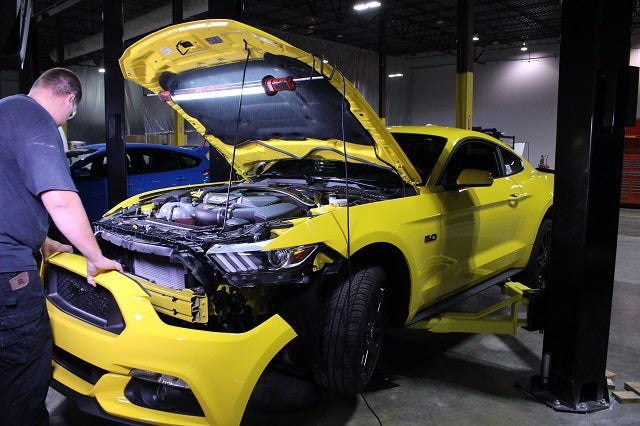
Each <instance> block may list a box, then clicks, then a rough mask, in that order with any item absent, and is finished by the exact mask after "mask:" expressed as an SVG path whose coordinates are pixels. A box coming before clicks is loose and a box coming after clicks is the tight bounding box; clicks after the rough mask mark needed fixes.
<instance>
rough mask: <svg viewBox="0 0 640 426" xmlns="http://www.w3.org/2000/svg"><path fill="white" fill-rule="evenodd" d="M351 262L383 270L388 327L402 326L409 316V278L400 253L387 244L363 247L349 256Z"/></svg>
mask: <svg viewBox="0 0 640 426" xmlns="http://www.w3.org/2000/svg"><path fill="white" fill-rule="evenodd" d="M351 262H357V263H359V264H362V263H369V264H375V265H378V266H380V267H382V269H384V272H385V274H386V275H387V280H388V283H389V292H388V299H387V301H388V303H389V305H388V310H387V312H388V315H389V318H388V320H389V325H400V326H401V325H403V324H404V322H405V321H406V319H407V315H409V312H408V307H409V289H410V288H411V285H410V278H409V268H408V267H407V262H406V260H405V258H404V256H403V255H402V252H401V251H400V250H399V249H398V248H397V247H395V246H393V245H391V244H387V243H377V244H372V245H370V246H367V247H364V248H362V249H360V250H358V252H356V253H354V254H353V255H352V256H351Z"/></svg>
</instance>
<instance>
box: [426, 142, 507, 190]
mask: <svg viewBox="0 0 640 426" xmlns="http://www.w3.org/2000/svg"><path fill="white" fill-rule="evenodd" d="M498 148H499V147H498V146H497V145H495V144H492V143H490V142H485V141H479V140H469V141H463V142H461V143H460V144H459V145H458V147H456V149H455V151H454V152H453V154H451V157H450V158H449V161H448V162H447V165H446V166H445V168H444V171H443V172H442V175H441V176H440V179H439V181H438V184H440V185H453V184H455V183H456V181H457V179H458V176H459V175H460V172H462V171H463V170H465V169H477V170H486V171H488V172H489V173H491V175H492V176H493V177H494V179H495V178H499V177H501V176H502V175H503V172H502V166H501V164H500V156H499V154H498Z"/></svg>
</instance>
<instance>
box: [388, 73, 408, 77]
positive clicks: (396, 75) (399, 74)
mask: <svg viewBox="0 0 640 426" xmlns="http://www.w3.org/2000/svg"><path fill="white" fill-rule="evenodd" d="M387 77H389V78H397V77H404V74H402V73H401V72H397V73H395V74H389V75H388V76H387Z"/></svg>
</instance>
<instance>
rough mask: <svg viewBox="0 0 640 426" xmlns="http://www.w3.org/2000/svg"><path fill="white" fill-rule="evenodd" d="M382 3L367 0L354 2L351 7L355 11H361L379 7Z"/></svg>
mask: <svg viewBox="0 0 640 426" xmlns="http://www.w3.org/2000/svg"><path fill="white" fill-rule="evenodd" d="M381 5H382V3H380V2H379V1H368V2H362V3H356V4H354V5H353V8H354V9H355V10H357V11H363V10H367V9H375V8H376V7H380V6H381Z"/></svg>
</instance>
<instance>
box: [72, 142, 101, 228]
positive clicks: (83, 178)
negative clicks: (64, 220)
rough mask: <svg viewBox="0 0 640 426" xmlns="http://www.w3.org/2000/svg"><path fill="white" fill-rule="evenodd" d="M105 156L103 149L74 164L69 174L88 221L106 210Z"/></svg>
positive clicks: (97, 217)
mask: <svg viewBox="0 0 640 426" xmlns="http://www.w3.org/2000/svg"><path fill="white" fill-rule="evenodd" d="M106 161H107V157H106V154H105V152H104V151H101V152H100V153H98V154H96V155H93V156H91V157H89V158H87V159H85V160H82V161H81V162H78V163H77V164H74V166H73V168H72V170H71V174H72V177H73V181H74V183H75V185H76V188H77V189H78V194H79V195H80V199H81V200H82V205H83V206H84V209H85V211H86V212H87V217H88V218H89V221H91V222H93V221H96V220H98V219H100V217H101V216H102V215H103V214H104V213H105V212H106V211H107V208H108V205H109V200H108V189H107V168H106Z"/></svg>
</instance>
